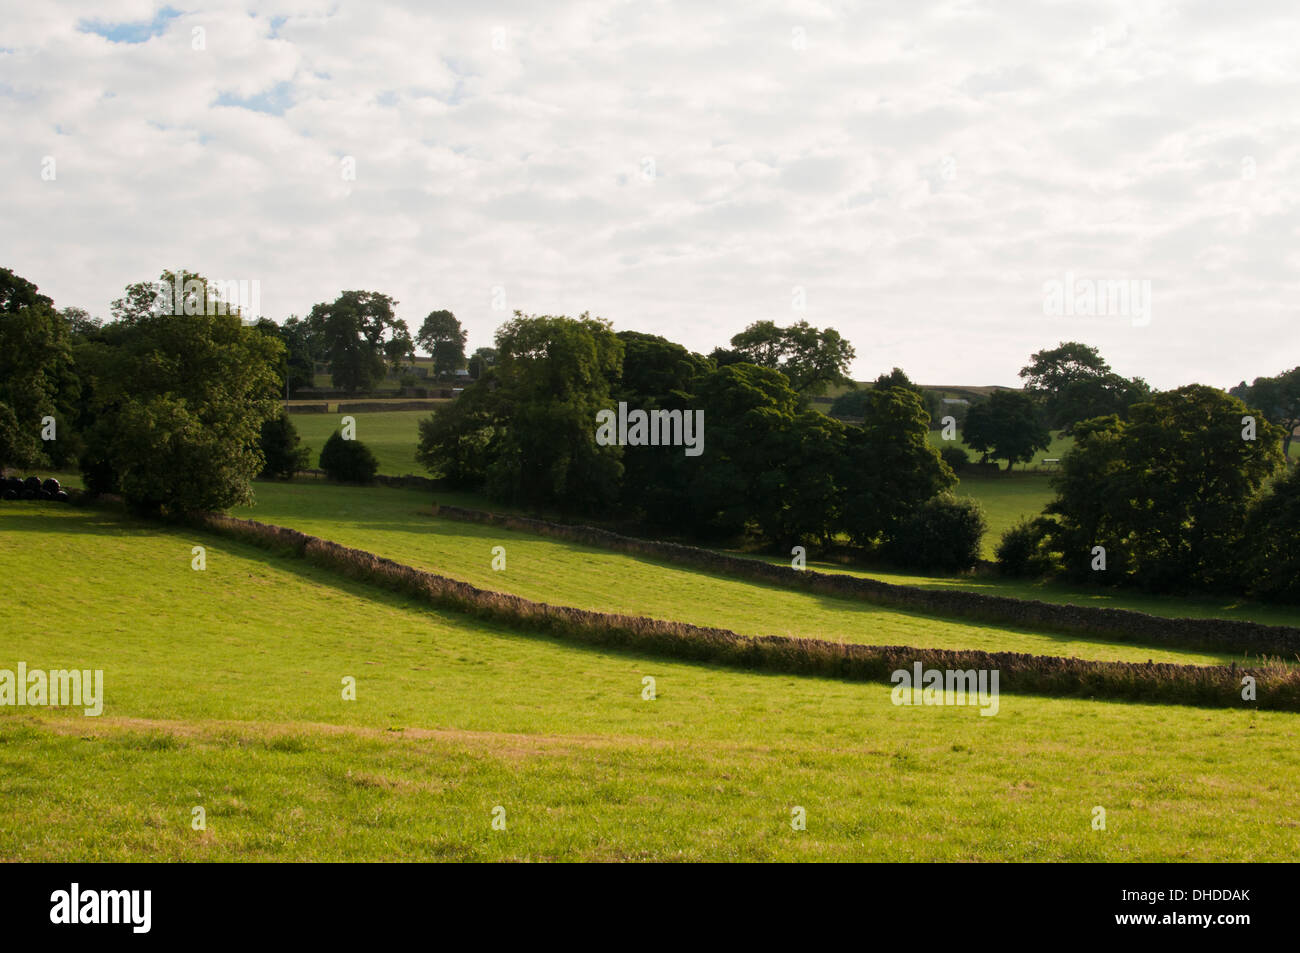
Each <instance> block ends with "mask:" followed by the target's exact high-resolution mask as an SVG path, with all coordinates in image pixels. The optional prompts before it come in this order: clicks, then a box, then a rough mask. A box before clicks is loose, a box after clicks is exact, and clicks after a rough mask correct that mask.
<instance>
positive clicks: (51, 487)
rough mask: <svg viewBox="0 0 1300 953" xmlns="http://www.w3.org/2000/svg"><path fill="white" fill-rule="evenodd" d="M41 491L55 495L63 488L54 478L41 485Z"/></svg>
mask: <svg viewBox="0 0 1300 953" xmlns="http://www.w3.org/2000/svg"><path fill="white" fill-rule="evenodd" d="M41 489H42V490H44V491H45V492H46V493H49V494H50V495H53V494H55V493H58V492H59V491H60V490H61V489H63V487H62V486H60V485H59V481H58V480H56V479H54V477H50V478H49V479H47V480H46V481H45V482H44V483H42V484H41Z"/></svg>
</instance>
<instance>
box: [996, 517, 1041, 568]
mask: <svg viewBox="0 0 1300 953" xmlns="http://www.w3.org/2000/svg"><path fill="white" fill-rule="evenodd" d="M1045 539H1046V525H1045V523H1044V521H1043V518H1042V517H1038V518H1036V519H1022V520H1021V521H1020V522H1018V523H1016V525H1015V526H1013V527H1011V528H1010V529H1009V530H1007V531H1006V532H1005V533H1003V534H1002V539H1001V541H1000V542H999V543H998V546H997V549H996V550H994V553H995V555H996V557H997V562H998V572H1000V573H1002V575H1004V576H1018V577H1022V578H1023V577H1034V578H1037V577H1038V576H1043V575H1046V574H1047V573H1049V572H1051V571H1052V569H1053V568H1054V567H1055V560H1054V559H1053V558H1052V555H1051V553H1050V552H1048V550H1047V547H1046V544H1045Z"/></svg>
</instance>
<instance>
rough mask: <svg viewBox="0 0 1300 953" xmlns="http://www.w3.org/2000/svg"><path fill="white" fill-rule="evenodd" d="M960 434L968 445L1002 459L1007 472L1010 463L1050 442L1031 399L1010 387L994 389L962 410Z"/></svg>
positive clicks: (1026, 459)
mask: <svg viewBox="0 0 1300 953" xmlns="http://www.w3.org/2000/svg"><path fill="white" fill-rule="evenodd" d="M962 437H963V438H964V439H965V440H966V443H967V445H969V446H970V447H971V448H972V449H974V450H978V451H979V452H980V453H984V454H988V455H989V456H991V457H992V458H993V459H995V460H1006V461H1007V471H1008V472H1010V470H1011V467H1012V466H1013V465H1014V464H1016V463H1022V462H1027V461H1029V460H1032V459H1033V457H1034V454H1035V453H1036V452H1037V451H1039V450H1046V449H1047V448H1048V447H1049V446H1051V442H1052V435H1051V433H1049V432H1048V430H1047V428H1046V427H1045V426H1043V422H1042V420H1041V419H1040V418H1039V414H1038V409H1037V408H1036V407H1035V406H1034V401H1033V399H1032V398H1030V397H1029V395H1028V394H1024V393H1021V392H1019V391H1013V390H996V391H994V392H993V393H992V394H990V395H989V397H988V399H987V400H982V401H980V402H979V403H978V404H975V405H973V406H972V407H971V408H970V410H969V411H967V413H966V426H965V428H964V429H963V431H962Z"/></svg>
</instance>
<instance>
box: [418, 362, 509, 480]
mask: <svg viewBox="0 0 1300 953" xmlns="http://www.w3.org/2000/svg"><path fill="white" fill-rule="evenodd" d="M508 426H509V421H508V420H507V419H506V418H505V416H504V412H503V410H502V400H501V397H500V395H499V394H498V393H497V390H496V385H495V381H494V380H493V379H492V372H491V371H486V372H485V373H484V376H483V377H480V378H479V379H478V380H477V381H475V383H473V384H471V385H470V386H469V387H466V388H465V390H464V392H462V393H461V395H460V397H458V398H457V399H456V400H455V401H454V402H453V403H451V404H449V405H447V406H446V407H443V408H441V409H440V410H437V411H435V412H434V413H433V414H431V415H430V416H429V417H426V418H425V419H424V420H421V421H420V424H419V428H420V438H419V444H418V446H417V449H416V452H415V458H416V460H418V461H419V462H420V465H421V466H423V467H424V468H425V469H426V470H428V471H429V474H430V475H431V476H432V477H433V478H434V479H438V480H444V481H446V483H447V484H448V485H449V486H451V487H454V488H457V489H478V488H482V487H483V486H485V485H486V483H487V477H488V470H489V468H490V467H491V466H492V463H493V461H495V460H496V459H497V457H498V456H500V454H501V440H502V438H503V437H504V435H505V432H506V429H507V428H508Z"/></svg>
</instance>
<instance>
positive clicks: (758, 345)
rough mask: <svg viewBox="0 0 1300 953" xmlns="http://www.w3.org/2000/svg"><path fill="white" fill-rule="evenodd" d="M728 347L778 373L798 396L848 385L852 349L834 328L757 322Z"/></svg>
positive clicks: (736, 337) (734, 339) (749, 360)
mask: <svg viewBox="0 0 1300 953" xmlns="http://www.w3.org/2000/svg"><path fill="white" fill-rule="evenodd" d="M731 346H732V348H734V349H735V352H736V353H737V354H739V355H741V356H742V357H743V359H744V360H745V361H747V362H749V363H751V364H756V365H758V366H759V367H771V368H775V369H777V370H779V371H781V373H783V374H785V376H786V377H787V378H789V380H790V386H792V387H793V388H794V389H795V390H796V391H798V392H800V393H821V392H822V391H824V390H825V389H826V388H827V387H828V386H830V385H831V384H845V383H850V380H849V377H848V369H849V364H851V363H852V361H853V358H854V350H853V346H852V345H851V344H849V342H848V341H846V340H844V339H843V338H842V337H840V334H839V332H838V331H836V330H835V329H834V328H827V329H826V330H824V331H822V330H818V329H817V328H814V327H813V326H812V325H810V324H809V323H808V322H807V321H800V322H798V323H797V324H792V325H790V326H789V327H787V328H781V327H777V325H776V324H775V322H772V321H756V322H755V323H753V324H751V325H750V326H749V327H747V328H745V330H743V331H741V332H740V333H739V334H737V335H736V336H735V337H733V338H732V339H731ZM724 356H725V355H724ZM717 363H719V364H722V363H724V361H722V360H719V361H718V362H717ZM726 363H732V362H730V361H728V362H726Z"/></svg>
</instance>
